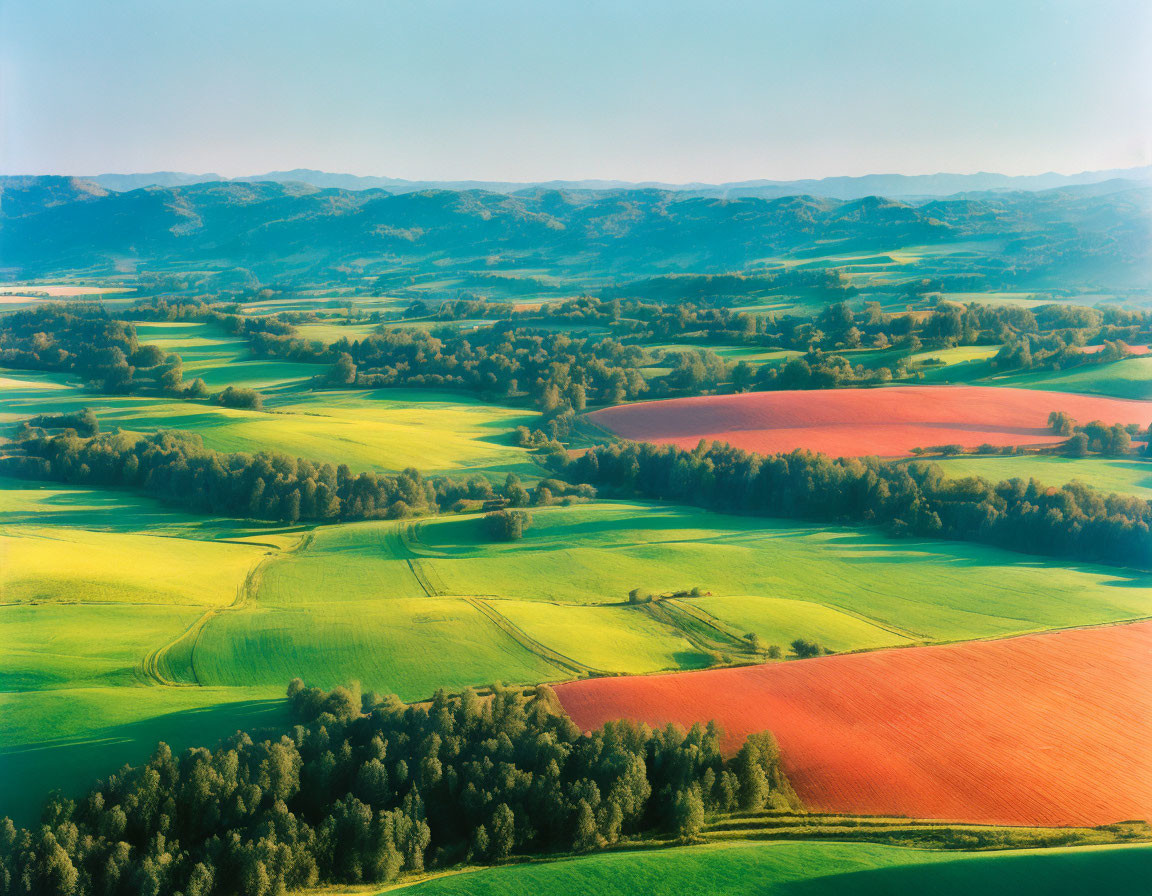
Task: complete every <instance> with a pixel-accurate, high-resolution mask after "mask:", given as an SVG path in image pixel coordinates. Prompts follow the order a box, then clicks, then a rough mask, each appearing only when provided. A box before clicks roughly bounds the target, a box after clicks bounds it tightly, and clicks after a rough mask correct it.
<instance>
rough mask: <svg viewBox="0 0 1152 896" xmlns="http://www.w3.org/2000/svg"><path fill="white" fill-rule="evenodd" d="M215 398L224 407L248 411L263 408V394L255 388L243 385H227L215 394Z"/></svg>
mask: <svg viewBox="0 0 1152 896" xmlns="http://www.w3.org/2000/svg"><path fill="white" fill-rule="evenodd" d="M216 400H217V401H218V402H219V403H220V404H222V405H223V406H224V407H226V408H241V409H243V410H248V411H262V410H264V396H263V395H261V394H260V393H259V392H257V391H256V390H255V389H248V388H246V387H243V386H227V387H226V388H225V389H224V391H223V392H221V393H220V394H219V395H217V396H216Z"/></svg>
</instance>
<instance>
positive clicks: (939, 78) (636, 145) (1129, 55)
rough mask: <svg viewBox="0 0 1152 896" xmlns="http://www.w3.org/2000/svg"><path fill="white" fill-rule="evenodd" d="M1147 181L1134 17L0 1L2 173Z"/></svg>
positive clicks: (409, 0) (1048, 11)
mask: <svg viewBox="0 0 1152 896" xmlns="http://www.w3.org/2000/svg"><path fill="white" fill-rule="evenodd" d="M1150 162H1152V2H1150V0H1090V2H1089V0H1082V2H1068V0H1045V2H1033V0H956V2H944V0H859V2H855V0H788V2H777V0H760V2H751V0H749V2H741V3H737V2H724V0H710V2H676V0H665V2H629V0H613V2H600V0H569V2H564V3H560V2H555V0H523V2H513V0H458V2H448V0H307V2H304V0H275V2H271V0H0V170H2V171H3V172H5V173H69V174H96V173H100V172H106V171H121V172H123V171H153V170H160V169H164V170H180V171H193V172H204V171H215V172H219V173H221V174H224V175H229V176H234V175H240V174H250V173H257V172H263V171H268V170H273V169H286V168H295V167H310V168H322V169H325V170H329V171H339V172H351V173H357V174H377V175H389V176H393V177H408V178H414V179H449V178H477V179H500V180H540V179H550V178H588V177H601V178H619V179H625V180H663V181H678V182H682V181H692V180H699V181H710V182H716V181H726V180H743V179H751V178H760V177H763V178H773V179H792V178H801V177H822V176H827V175H835V174H864V173H870V172H903V173H909V174H917V173H931V172H936V171H957V172H968V171H977V170H994V171H1001V172H1005V173H1008V174H1027V173H1039V172H1043V171H1049V170H1055V171H1062V172H1067V173H1071V172H1076V171H1082V170H1086V169H1097V168H1112V167H1127V166H1132V165H1142V164H1148V163H1150Z"/></svg>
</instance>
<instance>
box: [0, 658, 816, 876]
mask: <svg viewBox="0 0 1152 896" xmlns="http://www.w3.org/2000/svg"><path fill="white" fill-rule="evenodd" d="M288 697H289V706H290V712H291V715H292V720H293V722H294V723H295V724H294V726H293V727H292V728H291V730H290V731H288V732H287V733H284V734H282V735H280V736H279V737H265V738H263V739H257V738H258V737H259V735H257V736H256V737H253V736H250V735H249V734H245V733H237V734H236V735H234V736H233V737H231V738H229V739H228V740H226V741H224V742H223V743H222V744H221V745H219V746H218V747H217V748H216V749H214V750H209V749H205V748H199V749H190V750H187V751H185V752H184V753H183V754H182V755H179V756H177V755H175V754H174V753H173V752H172V750H170V749H169V748H168V747H167V746H166V745H165V744H163V743H161V744H160V745H159V746H158V747H157V749H156V751H155V752H154V754H153V755H152V758H151V759H150V760H149V761H148V762H147V763H146V764H145V765H144V766H142V767H139V768H130V767H127V766H126V767H124V768H123V769H122V770H121V771H119V772H117V773H115V774H113V775H111V776H109V777H108V778H107V779H105V780H102V781H100V782H99V783H98V784H97V785H96V786H95V787H93V788H92V789H91V790H90V791H89V792H88V793H87V794H86V795H84V796H83V797H81V798H79V799H77V800H71V799H65V798H63V797H61V796H58V795H57V796H54V797H53V798H51V799H49V801H48V802H47V804H46V805H45V807H44V810H43V813H42V816H41V823H40V824H39V825H38V826H36V827H34V828H32V829H18V828H16V827H15V825H13V823H12V822H11V821H10V820H9V819H3V820H2V821H0V896H129V894H131V896H135V894H141V893H143V894H148V896H169V894H172V896H175V894H181V896H274V894H279V893H284V892H285V891H288V890H296V889H301V888H305V887H315V886H317V885H321V884H359V883H384V882H387V881H391V880H394V879H395V878H396V877H397V876H398V875H400V874H402V873H405V872H419V871H423V870H425V869H432V868H447V867H451V866H453V865H456V864H459V863H462V862H471V863H498V862H501V861H504V860H505V859H507V858H509V857H510V856H514V855H516V856H519V855H530V854H534V853H543V852H551V853H555V852H565V853H566V852H587V851H590V850H595V849H599V848H602V847H605V846H610V845H612V844H616V843H619V842H622V841H628V840H631V839H636V838H642V837H646V836H651V835H653V834H662V835H663V834H673V835H676V836H678V837H680V838H681V839H684V840H688V839H691V838H692V837H693V836H695V835H696V834H698V833H699V832H700V830H701V828H702V825H703V823H704V819H705V814H706V813H714V812H729V811H732V810H734V809H736V808H743V809H748V810H755V809H761V808H764V807H765V806H774V807H779V808H797V807H798V802H797V801H796V798H795V795H794V793H793V791H792V788H791V786H790V785H789V783H788V781H787V779H786V778H785V776H784V773H783V771H782V770H781V767H780V754H779V750H778V749H777V746H776V743H775V741H774V739H773V738H772V736H771V735H770V734H768V733H763V734H754V735H751V736H750V737H749V738H748V739H747V740H746V742H745V743H744V745H743V747H742V748H741V750H740V752H739V753H738V754H737V755H736V756H735V757H733V758H731V759H727V760H725V759H724V757H723V756H722V754H721V752H720V742H721V732H720V730H719V729H718V728H717V726H716V725H715V724H714V723H709V724H708V725H707V726H702V725H699V724H697V725H695V726H693V728H692V729H691V730H690V731H687V732H685V731H684V730H683V729H681V728H677V727H674V726H671V725H670V726H668V727H666V728H664V729H660V730H657V731H653V730H651V729H649V728H647V727H646V726H643V725H639V724H634V723H629V722H610V723H608V724H606V725H604V726H603V727H602V728H600V729H598V730H596V731H593V732H590V733H587V734H585V733H582V732H581V731H580V730H579V729H578V728H577V727H576V726H575V725H574V724H573V722H572V721H571V720H570V719H569V718H568V717H567V716H566V715H564V714H563V713H562V712H561V711H557V710H556V708H555V706H556V704H555V695H554V694H552V693H551V691H550V690H549V689H548V688H546V687H540V688H537V689H535V690H534V691H531V692H528V693H527V694H525V693H523V692H521V691H520V690H518V689H506V688H501V687H499V686H497V687H495V688H493V692H492V694H491V696H490V697H489V698H487V699H484V698H481V697H478V695H477V694H476V693H475V692H474V691H471V690H466V691H464V692H463V693H462V694H461V695H460V696H459V697H449V696H447V695H445V694H444V693H443V692H442V691H441V692H438V693H437V694H436V695H435V696H434V697H433V699H432V700H431V701H429V702H428V703H427V704H425V705H419V706H417V705H406V704H404V703H402V702H400V700H399V699H397V698H396V697H394V696H384V697H381V696H379V695H376V694H371V693H368V694H361V693H360V691H359V688H358V687H355V686H353V687H348V688H344V687H338V688H335V689H333V690H332V691H331V692H328V693H325V692H323V691H321V690H319V689H317V688H309V687H305V686H304V684H303V683H302V682H301V681H300V680H299V679H297V680H296V681H294V682H293V683H292V684H291V685H290V686H289V688H288Z"/></svg>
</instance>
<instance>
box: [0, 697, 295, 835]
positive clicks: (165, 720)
mask: <svg viewBox="0 0 1152 896" xmlns="http://www.w3.org/2000/svg"><path fill="white" fill-rule="evenodd" d="M287 726H288V705H287V702H286V701H285V700H240V701H236V702H234V703H221V704H217V705H215V706H206V707H203V708H198V709H190V710H183V711H181V712H173V713H167V714H165V715H159V716H153V717H151V718H148V719H143V720H141V721H139V722H132V723H130V724H126V725H115V726H112V727H108V728H102V729H99V730H97V731H94V732H93V733H92V735H91V736H90V737H85V738H76V739H69V738H60V739H58V740H51V741H42V742H40V743H29V744H19V745H15V746H11V747H5V748H3V749H0V817H2V816H4V815H7V816H10V817H11V818H12V820H13V821H15V822H16V823H17V824H25V825H26V824H29V823H34V822H35V821H36V820H37V819H38V818H39V815H40V807H41V805H42V804H43V801H44V798H45V797H47V796H48V794H49V792H50V791H51V790H55V789H58V790H60V791H61V792H62V793H64V795H65V796H70V797H75V796H77V795H80V794H82V793H84V792H85V791H87V789H88V788H89V787H91V786H92V785H93V784H95V783H96V780H97V779H99V778H103V777H107V776H108V775H110V774H112V773H113V772H115V771H116V770H118V769H119V768H120V767H121V766H123V765H124V764H125V763H127V764H129V765H139V764H140V763H142V762H145V761H147V760H148V758H149V757H150V756H151V755H152V751H153V750H154V749H155V748H156V744H157V742H158V741H161V740H162V741H164V742H165V743H166V744H168V745H169V746H170V747H171V748H172V750H173V752H175V753H180V752H182V751H183V750H186V749H188V748H189V747H214V746H215V745H216V744H217V743H218V742H219V741H220V740H222V739H224V738H226V737H229V736H230V735H232V734H234V733H235V732H236V731H239V730H243V731H247V732H249V733H253V734H254V733H255V732H257V731H260V730H262V729H281V728H286V727H287Z"/></svg>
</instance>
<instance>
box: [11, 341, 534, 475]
mask: <svg viewBox="0 0 1152 896" xmlns="http://www.w3.org/2000/svg"><path fill="white" fill-rule="evenodd" d="M261 363H266V364H267V365H268V366H269V368H270V369H272V370H276V369H278V362H271V361H270V362H261ZM268 376H269V377H270V378H271V380H275V381H279V380H277V378H276V376H275V375H274V374H268ZM221 377H222V378H223V379H224V380H227V374H226V373H221ZM248 382H250V383H253V382H255V381H254V380H251V379H250V380H248ZM0 389H2V391H0V424H6V423H7V424H11V423H15V422H16V421H18V420H21V419H24V418H26V417H30V416H33V415H35V414H42V413H63V412H70V411H77V410H80V409H81V408H84V407H91V408H92V409H93V411H94V412H95V413H96V416H97V418H98V419H99V420H100V425H101V428H102V429H104V430H108V429H112V428H113V427H116V426H119V427H121V428H122V429H124V430H127V431H129V432H140V433H147V432H155V431H157V430H160V429H187V430H190V431H192V432H196V433H199V434H200V435H201V437H203V439H204V444H205V445H206V446H207V447H209V448H213V449H215V450H217V451H243V452H247V453H255V452H257V451H262V450H269V449H271V450H276V451H281V452H283V453H285V454H289V455H291V456H293V457H304V458H307V459H309V460H315V461H319V462H322V463H325V462H326V463H331V464H334V465H339V464H342V463H346V464H348V465H349V466H351V467H352V468H353V469H354V470H357V471H359V470H363V469H371V470H377V471H382V472H394V471H399V470H402V469H404V468H405V467H410V466H414V467H417V468H418V469H419V470H420V471H421V472H423V473H445V474H462V473H468V472H480V471H485V472H488V473H491V474H492V476H493V477H498V478H500V479H503V476H504V475H505V474H506V473H508V472H510V471H515V472H518V473H521V474H526V475H533V474H535V473H537V472H538V471H539V468H538V467H537V466H536V465H535V464H534V463H533V462H532V461H531V460H530V458H529V456H528V453H527V452H526V451H525V450H524V449H522V448H519V447H517V446H515V445H514V444H513V441H512V432H513V430H515V428H516V427H517V426H520V425H524V426H528V427H533V428H534V427H535V426H537V425H538V423H539V418H538V415H537V414H535V413H534V412H532V411H529V410H527V409H525V408H513V407H505V406H501V405H491V404H485V403H483V402H481V401H479V400H478V399H475V398H473V397H471V396H468V395H464V394H461V393H446V392H435V391H432V390H428V391H421V390H415V389H375V390H370V391H365V390H332V391H327V390H326V391H318V392H311V391H285V392H280V393H276V394H274V395H272V396H269V397H268V399H267V401H266V403H265V410H263V411H249V410H240V409H236V408H225V407H220V406H219V405H216V404H213V403H211V402H209V401H181V400H179V399H170V398H165V397H162V396H156V395H118V396H103V395H98V394H96V393H94V392H92V391H90V390H89V389H87V388H86V387H85V386H84V384H83V383H81V382H79V381H78V380H76V379H75V378H72V377H66V376H61V375H49V374H39V373H28V372H24V371H15V370H3V369H0Z"/></svg>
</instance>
